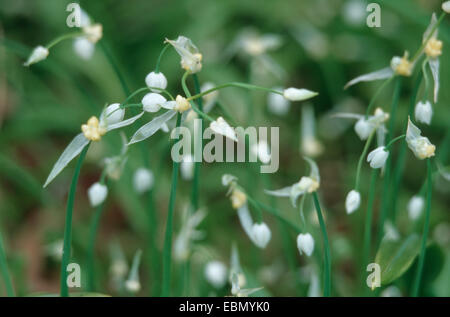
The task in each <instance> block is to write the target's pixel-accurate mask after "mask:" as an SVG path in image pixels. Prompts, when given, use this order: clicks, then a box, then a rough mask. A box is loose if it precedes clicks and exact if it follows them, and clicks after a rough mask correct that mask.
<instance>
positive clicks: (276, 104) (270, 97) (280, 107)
mask: <svg viewBox="0 0 450 317" xmlns="http://www.w3.org/2000/svg"><path fill="white" fill-rule="evenodd" d="M273 90H278V91H281V90H283V88H281V87H275V88H273ZM290 105H291V104H290V102H289V100H287V99H286V98H284V96H282V95H280V94H276V93H273V92H271V93H269V94H267V107H268V109H269V111H270V112H271V113H273V114H276V115H279V116H284V115H285V114H287V113H288V111H289V108H290Z"/></svg>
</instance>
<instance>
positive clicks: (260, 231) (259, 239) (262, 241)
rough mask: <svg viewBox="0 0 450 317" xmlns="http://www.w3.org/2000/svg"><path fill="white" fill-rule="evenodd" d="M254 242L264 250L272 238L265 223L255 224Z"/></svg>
mask: <svg viewBox="0 0 450 317" xmlns="http://www.w3.org/2000/svg"><path fill="white" fill-rule="evenodd" d="M252 234H253V242H254V243H255V244H256V246H257V247H259V248H261V249H264V248H265V247H266V246H267V244H268V243H269V241H270V238H271V237H272V233H271V232H270V229H269V227H268V226H267V225H266V224H265V223H264V222H262V223H255V224H253V227H252Z"/></svg>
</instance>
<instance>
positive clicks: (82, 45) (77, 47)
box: [73, 37, 95, 60]
mask: <svg viewBox="0 0 450 317" xmlns="http://www.w3.org/2000/svg"><path fill="white" fill-rule="evenodd" d="M73 50H74V51H75V54H77V55H78V56H79V57H81V58H82V59H84V60H89V59H91V58H92V56H93V55H94V52H95V44H93V43H92V42H91V41H89V40H88V39H87V38H86V37H78V38H76V39H75V40H74V41H73Z"/></svg>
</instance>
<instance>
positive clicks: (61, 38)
mask: <svg viewBox="0 0 450 317" xmlns="http://www.w3.org/2000/svg"><path fill="white" fill-rule="evenodd" d="M83 34H84V32H75V33H68V34H64V35H61V36H59V37H57V38H56V39H54V40H53V41H51V42H50V43H48V44H47V46H46V48H47V49H51V48H52V47H53V46H55V45H56V44H58V43H59V42H61V41H64V40H67V39H72V38H74V37H78V36H82V35H83Z"/></svg>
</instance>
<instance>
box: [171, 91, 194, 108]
mask: <svg viewBox="0 0 450 317" xmlns="http://www.w3.org/2000/svg"><path fill="white" fill-rule="evenodd" d="M175 103H176V104H175V107H174V108H173V109H174V110H176V111H179V112H185V111H186V110H189V109H190V108H191V104H190V103H189V101H188V100H187V99H186V98H184V97H183V96H180V95H178V96H177V97H176V98H175Z"/></svg>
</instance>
